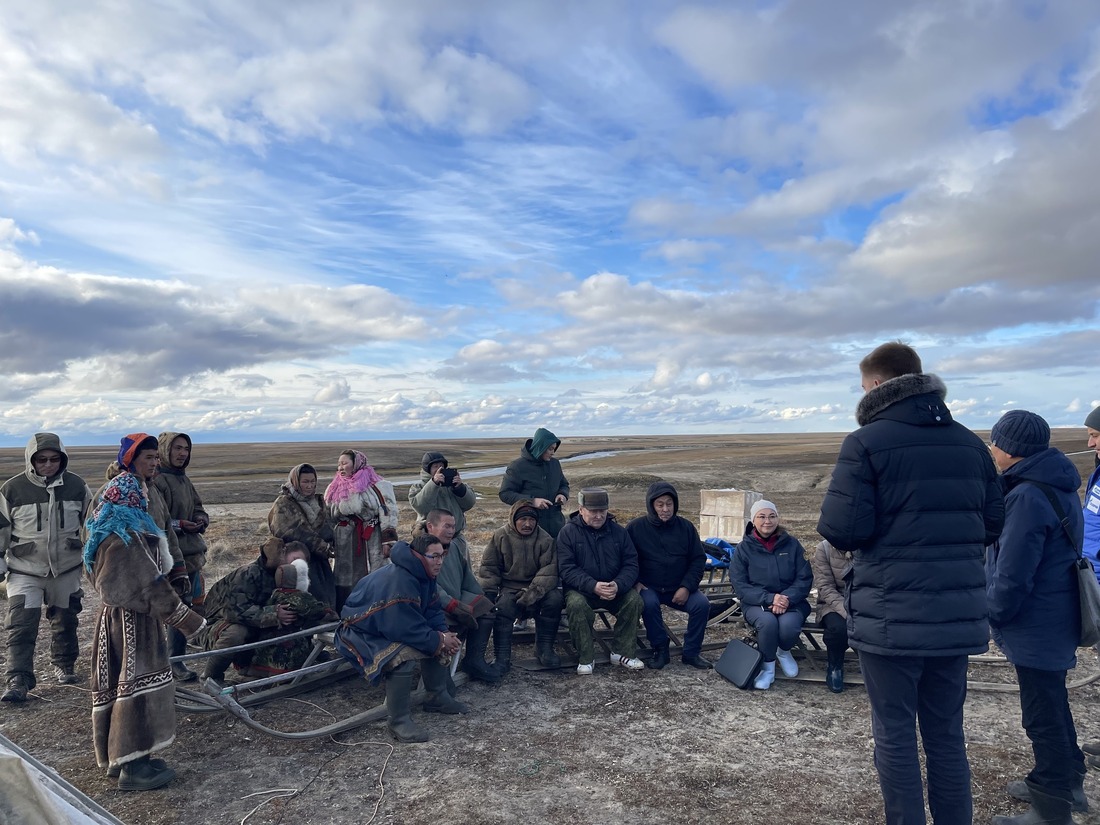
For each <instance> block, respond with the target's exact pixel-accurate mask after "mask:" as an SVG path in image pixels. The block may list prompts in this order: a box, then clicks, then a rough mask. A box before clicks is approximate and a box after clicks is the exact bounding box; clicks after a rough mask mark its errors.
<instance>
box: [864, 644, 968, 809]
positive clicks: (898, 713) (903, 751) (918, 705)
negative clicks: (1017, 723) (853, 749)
mask: <svg viewBox="0 0 1100 825" xmlns="http://www.w3.org/2000/svg"><path fill="white" fill-rule="evenodd" d="M859 663H860V668H861V669H862V670H863V681H864V683H865V685H866V686H867V698H868V699H869V700H870V703H871V730H872V732H873V733H874V736H875V768H876V769H877V770H878V781H879V786H880V787H881V788H882V800H883V803H884V805H885V808H886V822H887V825H923V824H924V823H925V822H926V821H927V820H926V818H925V815H924V787H923V783H922V781H921V773H920V761H919V758H918V756H917V726H918V725H919V726H920V735H921V742H922V744H923V745H924V755H925V760H926V763H927V766H928V809H929V810H930V811H931V812H932V821H933V822H935V823H936V825H971V823H972V821H973V818H974V800H973V798H972V797H971V795H970V763H969V762H968V761H967V759H966V741H965V739H964V737H963V702H965V701H966V666H967V657H966V656H965V655H962V656H880V655H878V654H876V653H866V652H863V651H860V654H859Z"/></svg>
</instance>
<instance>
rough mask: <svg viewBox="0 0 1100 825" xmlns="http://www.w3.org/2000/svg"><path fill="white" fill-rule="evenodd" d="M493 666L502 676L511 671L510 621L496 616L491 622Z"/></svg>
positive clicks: (504, 617) (505, 617)
mask: <svg viewBox="0 0 1100 825" xmlns="http://www.w3.org/2000/svg"><path fill="white" fill-rule="evenodd" d="M493 654H494V655H495V656H496V658H495V660H494V661H493V666H494V667H495V668H496V669H497V673H499V674H500V675H501V677H503V676H504V674H506V673H507V672H508V671H509V670H511V669H512V619H509V618H508V617H507V616H500V615H498V616H497V617H496V619H495V620H494V621H493Z"/></svg>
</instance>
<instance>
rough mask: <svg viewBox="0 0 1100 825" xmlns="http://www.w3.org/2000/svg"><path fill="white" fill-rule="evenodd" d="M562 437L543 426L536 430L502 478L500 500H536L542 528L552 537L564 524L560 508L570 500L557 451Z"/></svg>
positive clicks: (512, 502)
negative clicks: (556, 454) (556, 456)
mask: <svg viewBox="0 0 1100 825" xmlns="http://www.w3.org/2000/svg"><path fill="white" fill-rule="evenodd" d="M560 446H561V439H560V438H558V437H557V436H556V435H554V434H553V433H552V432H550V431H549V430H547V429H546V428H544V427H539V428H538V429H537V430H535V435H534V436H533V437H532V438H528V439H527V441H526V442H525V443H524V445H523V449H522V450H520V451H519V458H517V459H516V460H515V461H513V462H512V463H511V464H509V465H508V469H507V470H505V471H504V478H503V479H501V481H500V493H499V496H500V500H501V501H503V502H504V503H505V504H509V505H511V504H515V503H516V502H517V501H522V500H523V499H525V498H526V499H530V500H531V501H532V502H534V505H535V509H537V510H538V511H539V527H541V528H542V529H543V530H545V531H546V532H547V533H549V534H550V535H551V537H553V538H557V536H558V531H560V530H561V528H562V526H563V525H564V524H565V516H564V515H562V511H561V508H562V507H563V506H564V505H565V503H566V502H567V501H569V482H568V481H566V480H565V474H564V473H563V472H562V471H561V462H560V461H558V459H556V458H554V453H556V452H557V451H558V447H560Z"/></svg>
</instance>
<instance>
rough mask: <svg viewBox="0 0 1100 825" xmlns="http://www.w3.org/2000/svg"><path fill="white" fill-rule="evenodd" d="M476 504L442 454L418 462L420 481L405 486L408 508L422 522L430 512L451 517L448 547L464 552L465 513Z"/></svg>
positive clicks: (428, 455)
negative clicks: (439, 512) (451, 533)
mask: <svg viewBox="0 0 1100 825" xmlns="http://www.w3.org/2000/svg"><path fill="white" fill-rule="evenodd" d="M476 502H477V493H475V492H474V490H473V488H472V487H467V486H466V482H464V481H463V480H462V474H461V473H459V471H458V470H456V469H454V468H452V467H450V466H449V465H448V463H447V459H446V457H445V456H444V455H443V453H440V452H435V451H429V452H426V453H424V457H423V458H422V459H421V460H420V481H416V482H413V483H412V484H411V485H409V504H411V505H412V508H413V510H415V511H416V514H417V516H419V517H420V518H422V519H424V518H427V517H428V513H430V512H431V511H432V510H445V511H446V512H448V513H450V514H451V515H452V516H454V519H455V534H454V538H452V539H451V545H452V546H454V545H456V544H457V545H460V546H461V549H462V552H463V553H465V552H466V534H465V533H464V532H463V531H464V530H465V529H466V511H467V510H469V509H470V508H471V507H473V506H474V504H475V503H476Z"/></svg>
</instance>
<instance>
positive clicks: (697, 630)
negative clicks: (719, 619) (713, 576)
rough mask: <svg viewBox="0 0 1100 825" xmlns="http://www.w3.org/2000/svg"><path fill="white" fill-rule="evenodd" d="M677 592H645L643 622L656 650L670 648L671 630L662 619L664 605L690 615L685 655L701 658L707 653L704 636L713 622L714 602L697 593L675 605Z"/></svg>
mask: <svg viewBox="0 0 1100 825" xmlns="http://www.w3.org/2000/svg"><path fill="white" fill-rule="evenodd" d="M675 595H676V591H675V590H669V591H666V592H663V593H659V592H657V591H656V590H654V589H653V588H652V587H647V588H646V589H645V590H643V591H641V597H642V621H643V622H645V635H646V638H647V639H649V643H650V644H651V645H653V647H655V648H656V647H666V646H667V645H668V631H666V630H665V622H664V619H663V618H662V617H661V605H665V606H666V607H671V608H672V609H673V610H679V611H680V612H681V613H687V614H688V629H687V633H685V634H684V653H683V655H684V656H698V655H699V654H700V653H701V652H702V650H703V634H704V633H705V632H706V629H707V620H708V619H710V599H708V598H707V597H706V596H704V595H703V594H702V593H700V592H699V591H698V590H696V591H695V592H694V593H692V594H691V595H689V596H688V599H687V601H686V602H684V603H683V605H677V604H673V603H672V597H673V596H675Z"/></svg>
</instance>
